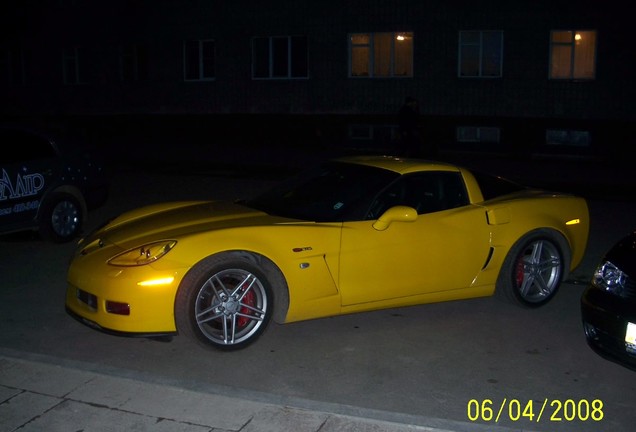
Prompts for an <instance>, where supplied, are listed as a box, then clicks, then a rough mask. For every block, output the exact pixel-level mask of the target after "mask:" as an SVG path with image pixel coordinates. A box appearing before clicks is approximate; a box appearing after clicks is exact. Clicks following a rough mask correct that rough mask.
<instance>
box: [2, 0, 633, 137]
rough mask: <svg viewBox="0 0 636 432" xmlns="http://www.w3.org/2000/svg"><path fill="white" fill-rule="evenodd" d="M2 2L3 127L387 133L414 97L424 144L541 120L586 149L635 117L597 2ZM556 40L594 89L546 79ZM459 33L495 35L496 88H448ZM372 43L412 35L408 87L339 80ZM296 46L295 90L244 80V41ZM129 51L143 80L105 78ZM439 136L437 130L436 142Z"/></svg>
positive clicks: (621, 58) (622, 41) (492, 82)
mask: <svg viewBox="0 0 636 432" xmlns="http://www.w3.org/2000/svg"><path fill="white" fill-rule="evenodd" d="M11 3H12V4H10V5H8V4H5V5H4V6H2V10H1V12H2V17H3V18H2V20H3V21H2V25H3V28H5V29H7V31H6V32H5V36H3V37H2V40H1V43H0V48H2V49H3V50H5V52H6V51H7V50H14V49H20V50H23V51H24V52H25V53H27V56H26V58H27V67H26V81H25V82H24V83H17V84H16V83H15V82H14V83H6V82H5V83H4V84H3V85H4V86H5V87H6V93H5V94H6V97H3V98H2V99H0V114H3V115H5V116H16V115H43V116H75V117H77V116H86V115H91V116H121V115H131V114H132V115H142V116H147V115H163V116H165V115H178V116H182V115H219V114H223V115H232V116H236V115H243V116H244V117H243V118H242V121H250V119H256V118H258V119H261V118H268V117H266V116H268V115H281V116H289V115H302V116H312V117H314V119H315V122H316V124H318V125H320V124H322V125H324V122H325V119H326V118H329V119H332V120H333V119H336V118H340V117H346V118H350V119H351V121H365V117H366V120H367V121H373V122H380V123H390V122H392V121H394V115H395V113H396V112H397V110H398V109H399V107H400V105H401V104H402V102H403V100H404V98H405V97H406V96H414V97H416V98H418V99H419V100H420V102H421V112H422V115H423V119H424V120H423V122H424V123H428V126H430V127H431V128H432V129H433V130H432V136H435V137H437V139H444V140H447V141H449V142H452V141H453V136H452V134H451V133H449V132H450V131H452V130H454V127H455V126H456V125H457V124H462V122H464V124H469V123H471V122H472V123H477V122H482V124H487V123H490V124H495V125H497V124H506V125H514V127H516V128H517V129H516V131H517V132H518V131H519V130H523V125H524V124H529V123H532V124H534V125H535V126H536V127H537V128H539V129H538V132H537V133H538V138H537V139H539V140H541V139H542V136H541V133H540V132H541V131H542V129H540V128H542V127H544V126H545V125H546V124H548V123H550V121H555V120H562V121H563V124H568V125H571V126H572V127H579V126H580V125H588V126H589V125H590V124H592V123H593V124H595V125H599V126H598V127H599V128H600V129H602V130H603V132H602V133H601V132H596V134H597V136H609V135H607V134H608V133H609V132H608V131H607V130H606V129H603V128H604V127H605V128H606V127H607V126H603V125H608V124H611V125H612V126H611V127H610V128H615V127H616V125H617V124H619V125H622V124H624V123H629V122H631V121H633V120H634V119H635V118H636V115H635V114H636V109H635V108H634V104H633V103H632V102H633V100H634V96H636V90H635V86H634V74H633V70H634V61H635V60H634V59H635V56H634V55H633V52H632V51H633V49H632V48H630V46H629V43H630V42H629V39H628V36H630V35H629V34H628V31H629V30H630V28H631V27H630V26H629V23H628V21H627V19H628V18H627V16H626V15H627V14H621V13H620V12H618V11H614V10H612V9H611V8H609V7H608V6H607V4H604V3H599V2H598V1H590V0H582V1H579V2H572V1H571V0H569V1H563V0H552V1H544V0H536V1H531V0H526V1H509V0H508V1H502V0H493V1H490V2H470V1H458V0H446V1H443V0H430V1H414V0H396V1H381V0H366V1H359V0H356V1H332V0H326V1H320V2H301V1H298V0H295V1H293V0H275V1H271V2H252V1H235V2H227V1H209V0H208V1H206V0H189V1H182V2H174V1H169V0H152V1H151V0H136V1H133V2H128V1H121V0H119V1H118V0H116V1H112V2H107V3H106V2H79V1H74V0H57V1H51V2H39V1H35V0H25V1H22V2H11ZM484 3H486V4H484ZM557 29H594V30H597V32H598V47H597V68H596V78H595V79H594V80H591V81H580V82H577V81H560V80H559V81H556V80H550V79H548V66H549V36H550V31H551V30H557ZM460 30H503V31H504V57H503V58H504V62H503V77H501V78H494V79H466V78H464V79H460V78H457V57H458V32H459V31H460ZM382 31H412V32H414V35H415V42H414V43H415V45H414V76H413V77H410V78H384V79H364V78H362V79H360V78H349V77H348V73H347V72H348V51H347V50H348V48H347V35H348V34H349V33H356V32H382ZM296 34H298V35H307V37H308V44H309V45H308V49H309V78H308V79H292V80H253V79H252V78H251V52H250V41H251V38H252V37H254V36H276V35H282V36H289V35H296ZM191 38H192V39H214V40H215V42H216V77H215V80H213V81H205V82H186V81H184V79H183V49H182V44H183V40H185V39H191ZM129 43H138V44H143V45H146V46H147V47H148V58H149V64H150V70H149V76H148V79H147V80H145V81H139V82H132V83H131V82H122V81H121V80H120V79H119V75H118V74H119V69H118V68H119V63H118V61H119V60H118V46H119V45H120V44H129ZM71 46H83V47H86V49H87V51H86V52H87V54H86V57H85V59H86V63H85V65H86V67H85V68H84V69H83V70H82V75H83V77H84V80H83V81H84V82H83V83H82V84H79V85H64V84H63V76H62V60H61V52H62V49H63V48H64V47H71ZM262 116H265V117H262ZM268 119H269V118H268ZM427 119H428V121H427ZM434 119H444V121H443V122H436V121H434ZM449 119H450V120H449ZM453 119H454V120H453ZM259 121H260V120H259ZM333 121H335V120H333ZM339 121H340V120H338V122H339ZM616 122H618V123H616ZM309 123H311V122H309ZM439 124H444V125H446V126H445V129H442V130H436V129H435V126H436V125H439ZM520 125H521V126H520ZM556 126H557V127H558V126H559V125H558V122H557V124H556ZM317 127H321V126H316V125H314V124H311V126H308V128H309V129H312V130H315V129H316V128H317ZM323 127H324V126H323ZM508 127H511V126H508ZM520 128H521V129H520ZM600 129H599V130H600ZM334 130H338V131H340V130H341V129H340V127H339V126H337V127H334ZM611 132H612V134H613V137H614V138H616V137H622V136H623V135H622V134H617V133H616V131H615V130H612V131H611ZM599 134H601V135H599ZM604 134H605V135H604ZM518 135H521V136H523V135H524V134H518ZM506 136H511V134H510V133H506V134H503V138H505V137H506ZM513 136H514V135H513ZM503 138H502V139H503ZM625 139H626V140H628V138H625ZM629 140H631V138H629ZM597 141H598V138H597Z"/></svg>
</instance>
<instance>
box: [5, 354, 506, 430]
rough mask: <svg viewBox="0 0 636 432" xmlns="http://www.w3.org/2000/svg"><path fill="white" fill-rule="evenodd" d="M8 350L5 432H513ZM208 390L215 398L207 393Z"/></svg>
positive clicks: (6, 357) (6, 358)
mask: <svg viewBox="0 0 636 432" xmlns="http://www.w3.org/2000/svg"><path fill="white" fill-rule="evenodd" d="M127 375H130V372H127V371H122V370H109V371H105V372H101V371H100V372H97V371H94V370H91V366H90V365H88V364H81V363H75V362H69V361H64V360H61V359H54V358H49V357H45V356H39V355H35V354H28V353H22V352H17V351H8V350H4V349H1V348H0V432H11V431H18V430H19V431H20V432H32V431H38V432H39V431H46V432H57V431H60V432H62V431H63V432H69V431H87V432H88V431H90V432H100V431H118V432H119V431H124V430H127V431H136V432H146V431H153V432H155V431H165V432H204V431H207V432H212V431H214V432H228V431H240V432H270V431H271V432H286V431H290V432H336V431H337V432H348V431H349V432H372V431H373V432H380V431H382V432H407V431H410V432H414V431H429V432H451V431H454V432H464V431H466V432H468V431H471V432H472V431H492V432H495V431H501V432H504V431H509V430H510V429H507V428H500V427H496V426H495V427H493V426H487V425H480V424H469V423H460V422H453V421H448V420H441V419H431V418H424V417H414V416H407V415H402V414H399V413H390V412H382V411H375V410H366V409H363V408H356V407H348V406H342V405H336V404H326V403H319V402H312V401H307V400H278V398H277V397H276V396H273V395H264V394H253V393H249V392H245V391H241V390H240V389H229V388H223V389H199V390H190V389H186V388H182V387H179V386H176V385H172V384H169V383H160V382H157V381H156V380H155V381H153V380H152V379H148V377H145V378H139V377H130V376H127ZM206 390H207V391H206Z"/></svg>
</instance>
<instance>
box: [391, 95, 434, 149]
mask: <svg viewBox="0 0 636 432" xmlns="http://www.w3.org/2000/svg"><path fill="white" fill-rule="evenodd" d="M419 122H420V105H419V102H418V100H417V99H415V98H414V97H410V96H409V97H407V98H406V99H405V100H404V105H402V107H401V108H400V111H399V112H398V125H399V129H400V140H399V142H400V149H399V156H405V157H426V158H431V157H435V156H436V155H437V154H436V153H437V152H436V151H434V148H433V147H432V146H426V145H425V143H424V140H423V139H422V134H421V132H420V125H419Z"/></svg>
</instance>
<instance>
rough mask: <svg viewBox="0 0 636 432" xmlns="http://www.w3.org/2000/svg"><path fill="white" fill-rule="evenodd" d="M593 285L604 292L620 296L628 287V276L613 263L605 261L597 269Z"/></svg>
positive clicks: (593, 277)
mask: <svg viewBox="0 0 636 432" xmlns="http://www.w3.org/2000/svg"><path fill="white" fill-rule="evenodd" d="M592 284H593V285H594V286H596V287H598V288H600V289H602V290H603V291H608V292H611V293H614V294H616V295H618V296H620V295H623V293H624V290H625V288H626V286H627V275H626V274H625V272H623V271H622V270H621V269H619V268H618V267H616V266H615V265H614V264H612V263H611V262H609V261H605V262H603V263H602V264H600V265H599V266H598V267H597V268H596V271H595V272H594V276H592Z"/></svg>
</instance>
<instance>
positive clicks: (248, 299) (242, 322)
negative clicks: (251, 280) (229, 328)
mask: <svg viewBox="0 0 636 432" xmlns="http://www.w3.org/2000/svg"><path fill="white" fill-rule="evenodd" d="M241 303H243V304H247V305H250V306H254V303H255V302H254V292H253V291H252V290H250V291H249V292H248V293H247V294H245V296H243V300H241ZM241 313H242V314H245V315H251V314H252V311H251V309H249V308H247V307H245V306H242V307H241ZM249 322H250V318H248V317H244V316H239V317H238V319H237V324H238V326H239V327H245V326H246V325H247V324H248V323H249Z"/></svg>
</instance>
